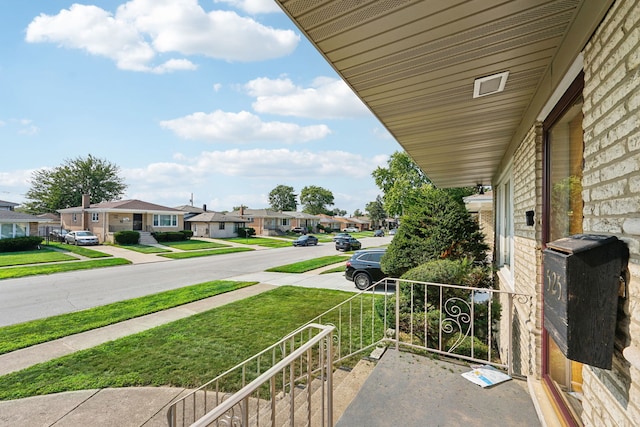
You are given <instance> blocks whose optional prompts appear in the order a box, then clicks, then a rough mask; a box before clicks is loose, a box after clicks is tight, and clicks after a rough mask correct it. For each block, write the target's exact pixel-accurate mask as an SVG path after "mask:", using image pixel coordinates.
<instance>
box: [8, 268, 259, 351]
mask: <svg viewBox="0 0 640 427" xmlns="http://www.w3.org/2000/svg"><path fill="white" fill-rule="evenodd" d="M256 283H258V282H234V281H229V280H215V281H212V282H206V283H201V284H198V285H192V286H186V287H184V288H179V289H174V290H171V291H166V292H160V293H157V294H153V295H148V296H144V297H140V298H134V299H130V300H126V301H120V302H116V303H113V304H107V305H103V306H100V307H95V308H90V309H87V310H82V311H76V312H74V313H68V314H61V315H59V316H53V317H48V318H45V319H38V320H32V321H29V322H25V323H19V324H17V325H11V326H5V327H3V328H0V354H5V353H9V352H11V351H15V350H19V349H21V348H26V347H30V346H32V345H36V344H41V343H43V342H47V341H52V340H55V339H58V338H62V337H66V336H69V335H73V334H78V333H80V332H84V331H89V330H91V329H96V328H100V327H102V326H107V325H111V324H114V323H118V322H122V321H124V320H128V319H133V318H135V317H140V316H144V315H145V314H151V313H155V312H157V311H161V310H166V309H168V308H172V307H177V306H179V305H183V304H187V303H190V302H193V301H198V300H201V299H204V298H209V297H212V296H214V295H219V294H222V293H225V292H230V291H233V290H236V289H240V288H244V287H246V286H251V285H255V284H256Z"/></svg>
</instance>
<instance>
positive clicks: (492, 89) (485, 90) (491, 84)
mask: <svg viewBox="0 0 640 427" xmlns="http://www.w3.org/2000/svg"><path fill="white" fill-rule="evenodd" d="M507 77H509V72H508V71H505V72H503V73H498V74H493V75H491V76H487V77H481V78H479V79H476V80H475V82H474V84H473V97H474V98H480V97H481V96H486V95H492V94H494V93H498V92H502V91H503V90H504V86H505V85H506V84H507Z"/></svg>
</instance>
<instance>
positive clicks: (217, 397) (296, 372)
mask: <svg viewBox="0 0 640 427" xmlns="http://www.w3.org/2000/svg"><path fill="white" fill-rule="evenodd" d="M333 331H334V327H333V326H327V325H318V324H307V325H305V326H303V327H301V328H299V329H298V330H296V331H294V332H292V333H291V334H289V335H287V336H286V337H284V338H283V339H281V340H280V341H278V342H277V343H275V344H273V345H272V346H271V347H269V348H267V349H265V350H263V351H262V352H260V353H259V354H257V355H255V356H253V357H252V358H250V359H248V360H246V361H245V362H243V363H241V364H239V365H237V366H235V367H234V368H232V369H230V370H228V371H227V372H225V373H223V374H221V375H219V376H218V377H216V378H214V379H213V380H211V381H209V382H208V383H206V384H204V385H203V386H201V387H199V388H198V389H196V390H194V391H192V392H190V393H189V394H187V395H186V396H184V397H183V398H181V399H180V400H178V401H176V402H174V403H172V404H171V406H170V407H169V410H168V412H167V417H168V422H169V425H170V426H172V427H173V426H186V425H191V426H249V425H254V426H276V425H292V426H293V425H294V420H295V419H296V418H298V419H299V420H300V421H299V422H298V423H297V424H296V425H311V417H312V416H314V417H316V419H317V418H319V419H320V421H319V423H314V424H315V425H319V426H323V427H330V426H332V425H333V400H332V399H333V392H332V389H333V385H332V384H333V363H332V360H333V355H332V350H333V346H332V345H331V342H332V341H333Z"/></svg>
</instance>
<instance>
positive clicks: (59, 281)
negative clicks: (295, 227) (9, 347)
mask: <svg viewBox="0 0 640 427" xmlns="http://www.w3.org/2000/svg"><path fill="white" fill-rule="evenodd" d="M360 240H361V241H362V243H363V247H365V248H366V247H374V246H380V245H384V244H387V243H389V242H390V241H391V237H388V236H386V237H382V238H373V237H370V238H362V239H360ZM100 248H101V247H96V248H95V249H97V250H100ZM126 252H130V251H125V253H126ZM340 253H341V252H337V251H336V250H335V247H334V245H333V243H320V244H318V246H310V247H297V248H294V247H285V248H273V249H260V250H255V251H251V252H238V253H231V254H225V255H219V256H209V257H201V258H190V259H182V260H167V259H166V258H161V257H157V256H153V257H154V258H159V259H160V260H161V261H159V262H145V263H138V264H131V265H125V266H118V267H109V268H100V269H94V270H83V271H75V272H68V273H57V274H52V275H42V276H31V277H25V278H20V279H9V280H2V281H0V326H7V325H11V324H15V323H21V322H25V321H29V320H34V319H40V318H44V317H49V316H53V315H58V314H64V313H69V312H73V311H78V310H84V309H87V308H91V307H96V306H100V305H104V304H109V303H113V302H117V301H122V300H126V299H130V298H136V297H140V296H145V295H150V294H153V293H157V292H162V291H166V290H170V289H176V288H180V287H184V286H188V285H194V284H198V283H203V282H207V281H211V280H220V279H234V280H252V279H251V277H256V276H252V274H254V273H261V272H264V270H266V269H268V268H270V267H275V266H278V265H283V264H290V263H294V262H298V261H304V260H306V259H312V258H317V257H321V256H326V255H336V254H340ZM276 277H277V276H276ZM280 279H281V281H282V282H283V283H282V284H292V285H296V284H301V282H304V277H302V276H301V277H300V278H299V279H295V280H291V279H285V278H284V276H283V277H281V278H280ZM341 280H343V279H341ZM285 282H288V283H285Z"/></svg>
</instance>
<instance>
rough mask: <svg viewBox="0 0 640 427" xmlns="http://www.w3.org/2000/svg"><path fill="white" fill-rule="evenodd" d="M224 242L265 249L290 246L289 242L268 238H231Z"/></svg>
mask: <svg viewBox="0 0 640 427" xmlns="http://www.w3.org/2000/svg"><path fill="white" fill-rule="evenodd" d="M224 240H226V241H229V242H234V243H242V244H243V245H258V246H264V247H267V248H284V247H287V246H291V242H290V241H286V240H278V239H269V238H268V237H249V238H248V239H247V238H245V237H233V238H231V239H224Z"/></svg>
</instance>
